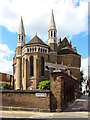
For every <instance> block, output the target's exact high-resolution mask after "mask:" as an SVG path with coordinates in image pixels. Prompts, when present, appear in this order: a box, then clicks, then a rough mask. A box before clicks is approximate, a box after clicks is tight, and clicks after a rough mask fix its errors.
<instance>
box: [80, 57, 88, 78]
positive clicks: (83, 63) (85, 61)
mask: <svg viewBox="0 0 90 120" xmlns="http://www.w3.org/2000/svg"><path fill="white" fill-rule="evenodd" d="M81 70H83V71H84V77H86V76H87V77H88V58H86V59H82V60H81Z"/></svg>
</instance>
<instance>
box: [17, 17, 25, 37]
mask: <svg viewBox="0 0 90 120" xmlns="http://www.w3.org/2000/svg"><path fill="white" fill-rule="evenodd" d="M18 34H23V35H25V30H24V25H23V19H22V16H21V21H20V25H19V31H18Z"/></svg>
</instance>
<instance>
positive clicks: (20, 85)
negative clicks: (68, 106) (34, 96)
mask: <svg viewBox="0 0 90 120" xmlns="http://www.w3.org/2000/svg"><path fill="white" fill-rule="evenodd" d="M47 32H48V45H47V44H46V43H44V42H43V41H42V40H41V39H40V38H39V36H38V35H37V34H36V35H35V36H34V37H33V38H32V39H31V40H30V41H29V42H28V43H26V44H25V29H24V24H23V19H22V17H21V21H20V25H19V31H18V34H17V47H16V51H15V55H14V57H13V79H14V89H15V90H35V89H38V85H39V82H41V81H45V80H49V79H50V74H51V73H52V72H53V71H57V70H61V71H63V72H64V73H66V74H67V75H69V76H70V77H72V78H74V79H75V80H77V81H80V67H81V55H79V54H78V53H77V49H76V46H74V47H72V44H71V41H68V40H67V38H66V37H65V38H64V39H63V40H61V38H59V40H58V42H57V28H56V25H55V19H54V14H53V11H52V13H51V19H50V24H49V28H48V30H47Z"/></svg>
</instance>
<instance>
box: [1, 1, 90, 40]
mask: <svg viewBox="0 0 90 120" xmlns="http://www.w3.org/2000/svg"><path fill="white" fill-rule="evenodd" d="M77 2H79V5H78V6H76V3H77ZM74 3H75V4H74ZM52 9H53V10H54V16H55V22H56V27H57V32H58V36H61V37H65V36H67V35H70V36H72V35H75V34H79V33H81V32H87V27H88V22H87V20H88V19H87V18H88V2H87V0H86V1H85V0H81V1H79V0H77V1H76V2H75V0H74V2H72V0H5V1H2V0H0V25H4V26H5V27H7V28H8V30H10V31H11V32H18V27H19V22H20V16H23V20H24V25H25V31H26V35H29V36H31V37H32V36H33V35H35V33H38V35H39V36H40V37H41V38H43V39H44V40H46V39H47V38H48V36H47V35H48V34H47V32H48V26H49V22H50V15H51V10H52Z"/></svg>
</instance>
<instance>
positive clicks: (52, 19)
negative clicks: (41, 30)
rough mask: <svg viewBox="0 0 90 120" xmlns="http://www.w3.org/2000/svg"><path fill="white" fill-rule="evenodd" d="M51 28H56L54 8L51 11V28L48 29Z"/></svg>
mask: <svg viewBox="0 0 90 120" xmlns="http://www.w3.org/2000/svg"><path fill="white" fill-rule="evenodd" d="M50 29H56V25H55V20H54V14H53V10H52V13H51V19H50V24H49V29H48V30H50Z"/></svg>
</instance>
